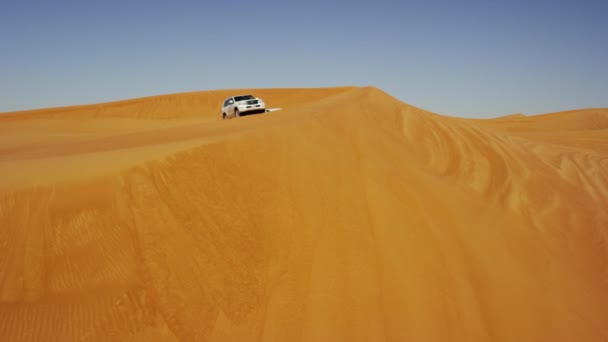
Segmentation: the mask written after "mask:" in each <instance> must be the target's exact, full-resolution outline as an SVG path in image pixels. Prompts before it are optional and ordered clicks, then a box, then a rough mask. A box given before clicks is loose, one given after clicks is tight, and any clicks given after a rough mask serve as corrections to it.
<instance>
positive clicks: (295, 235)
mask: <svg viewBox="0 0 608 342" xmlns="http://www.w3.org/2000/svg"><path fill="white" fill-rule="evenodd" d="M234 92H236V93H238V92H239V91H217V92H200V93H189V94H176V95H168V96H159V97H151V98H145V99H135V100H128V101H120V102H116V103H110V104H101V105H91V106H78V107H67V108H59V109H49V110H36V111H29V112H21V113H14V114H3V115H2V116H0V176H2V177H0V189H2V190H0V340H3V341H75V340H84V341H89V340H91V341H96V340H99V341H178V340H179V341H204V340H209V341H300V340H302V341H405V340H412V341H449V340H462V341H605V340H608V148H607V146H608V131H607V129H608V124H607V118H608V110H606V109H593V110H582V111H574V112H564V113H556V114H548V115H542V116H530V117H525V116H514V117H510V118H501V119H497V120H465V119H459V118H450V117H444V116H439V115H436V114H433V113H429V112H426V111H424V110H421V109H418V108H415V107H412V106H409V105H406V104H403V103H401V102H399V101H397V100H396V99H394V98H392V97H390V96H389V95H387V94H385V93H383V92H382V91H380V90H378V89H375V88H352V87H351V88H334V89H283V90H281V89H274V90H259V91H255V92H254V93H255V94H257V95H259V96H261V97H263V98H264V99H265V100H266V102H267V103H269V105H271V106H273V107H283V108H284V110H283V111H280V112H274V113H269V114H261V115H255V116H249V117H245V118H241V119H237V120H228V121H222V120H220V119H219V113H218V112H217V107H218V106H219V105H220V104H221V101H222V100H223V98H224V97H226V96H228V94H230V93H234Z"/></svg>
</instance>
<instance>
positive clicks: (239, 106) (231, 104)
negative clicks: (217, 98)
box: [222, 95, 266, 119]
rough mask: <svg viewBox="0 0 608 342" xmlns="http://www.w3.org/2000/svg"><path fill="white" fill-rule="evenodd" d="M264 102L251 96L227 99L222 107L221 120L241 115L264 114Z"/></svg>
mask: <svg viewBox="0 0 608 342" xmlns="http://www.w3.org/2000/svg"><path fill="white" fill-rule="evenodd" d="M265 112H266V105H265V104H264V101H263V100H262V99H260V98H257V97H255V96H253V95H238V96H232V97H229V98H227V99H226V100H225V101H224V105H223V106H222V119H228V118H233V117H234V118H238V117H239V116H241V115H245V114H253V113H265Z"/></svg>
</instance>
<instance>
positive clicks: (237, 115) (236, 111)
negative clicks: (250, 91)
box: [234, 108, 241, 118]
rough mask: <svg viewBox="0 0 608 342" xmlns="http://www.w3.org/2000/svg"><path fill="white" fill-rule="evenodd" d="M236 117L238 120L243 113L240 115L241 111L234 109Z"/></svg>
mask: <svg viewBox="0 0 608 342" xmlns="http://www.w3.org/2000/svg"><path fill="white" fill-rule="evenodd" d="M234 117H236V118H239V117H241V113H239V110H238V109H237V108H234Z"/></svg>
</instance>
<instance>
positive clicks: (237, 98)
mask: <svg viewBox="0 0 608 342" xmlns="http://www.w3.org/2000/svg"><path fill="white" fill-rule="evenodd" d="M253 99H255V97H254V96H253V95H243V96H235V97H234V100H235V101H237V102H238V101H243V100H253Z"/></svg>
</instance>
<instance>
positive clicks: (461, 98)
mask: <svg viewBox="0 0 608 342" xmlns="http://www.w3.org/2000/svg"><path fill="white" fill-rule="evenodd" d="M340 85H374V86H377V87H379V88H382V89H384V90H385V91H387V92H389V93H390V94H392V95H394V96H396V97H398V98H399V99H401V100H403V101H405V102H408V103H410V104H413V105H415V106H418V107H422V108H425V109H428V110H431V111H434V112H438V113H442V114H450V115H457V116H469V117H492V116H498V115H503V114H510V113H515V112H523V113H526V114H537V113H543V112H551V111H558V110H566V109H574V108H583V107H608V0H598V1H594V0H580V1H574V0H572V1H560V0H554V1H549V0H527V1H524V0H460V1H453V0H446V1H432V0H428V1H405V0H403V1H384V0H378V1H359V0H351V1H332V0H326V1H320V0H306V1H295V2H292V1H277V0H272V1H267V0H257V1H231V0H228V1H218V0H216V1H155V0H148V1H143V0H139V1H128V0H124V1H114V0H104V1H97V0H89V1H82V0H73V1H67V0H48V1H28V0H19V1H16V0H7V1H3V2H2V4H1V5H0V112H4V111H12V110H20V109H29V108H40V107H51V106H61V105H72V104H84V103H94V102H104V101H110V100H118V99H126V98H133V97H140V96H148V95H156V94H165V93H174V92H183V91H196V90H206V89H227V88H268V87H325V86H340Z"/></svg>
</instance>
